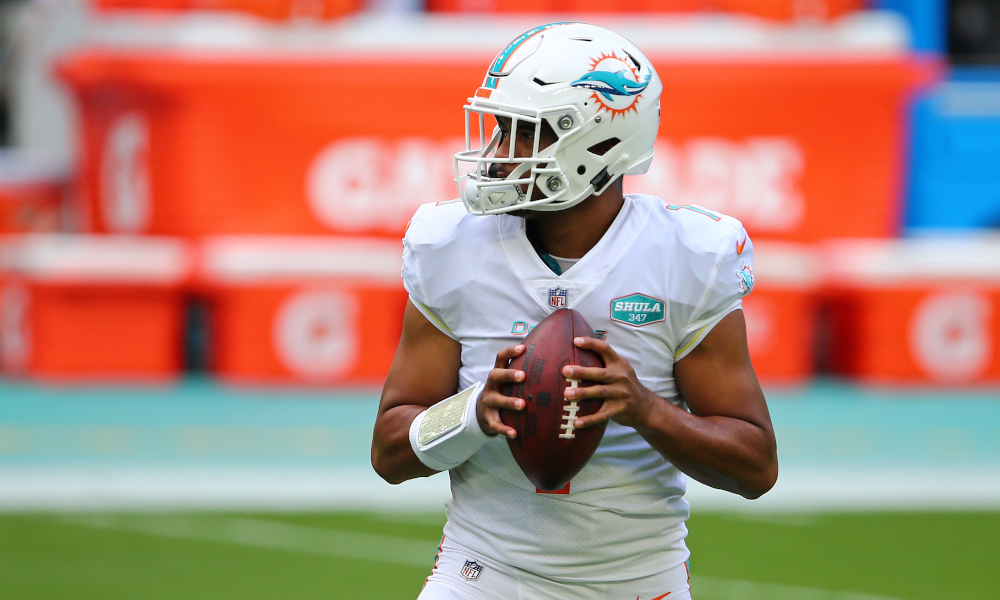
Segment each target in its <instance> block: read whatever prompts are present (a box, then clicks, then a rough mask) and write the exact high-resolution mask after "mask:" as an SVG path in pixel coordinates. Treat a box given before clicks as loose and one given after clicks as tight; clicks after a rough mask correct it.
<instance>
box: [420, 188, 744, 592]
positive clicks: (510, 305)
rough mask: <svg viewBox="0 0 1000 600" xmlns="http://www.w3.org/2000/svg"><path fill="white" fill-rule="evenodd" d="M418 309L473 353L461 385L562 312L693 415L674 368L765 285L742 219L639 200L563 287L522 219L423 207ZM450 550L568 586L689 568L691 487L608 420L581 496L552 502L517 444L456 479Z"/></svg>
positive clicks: (572, 493) (486, 450)
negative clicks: (583, 322) (569, 312)
mask: <svg viewBox="0 0 1000 600" xmlns="http://www.w3.org/2000/svg"><path fill="white" fill-rule="evenodd" d="M403 246H404V252H403V281H404V285H405V286H406V289H407V291H408V292H409V294H410V298H411V300H412V301H413V303H414V305H415V306H416V307H417V308H418V309H419V310H420V311H421V312H422V313H423V314H424V315H425V316H426V317H427V318H428V319H430V320H431V321H432V322H433V323H435V324H436V325H437V326H438V328H440V329H441V331H443V332H444V333H446V334H447V335H449V336H450V337H452V338H453V339H455V340H458V341H459V342H460V343H461V345H462V366H461V369H460V371H459V389H464V388H466V387H468V386H470V385H472V384H473V383H474V382H477V381H486V377H487V375H488V374H489V372H490V370H491V369H492V368H493V365H494V363H495V361H496V354H497V352H499V351H500V350H501V349H503V348H505V347H507V346H510V345H513V344H516V343H517V342H518V341H519V340H520V339H522V338H523V337H524V335H525V334H526V333H527V332H528V330H529V329H530V328H531V327H532V326H534V325H535V324H536V323H538V322H539V321H541V320H542V319H544V318H545V317H546V316H548V315H549V314H550V313H551V312H552V311H554V310H555V309H556V308H561V307H567V308H573V309H576V310H577V311H579V312H580V313H581V314H582V315H583V316H584V318H586V319H587V322H588V323H589V324H590V326H591V327H593V328H594V329H595V331H596V332H597V335H598V336H599V337H606V339H607V341H608V343H609V344H610V345H611V346H612V347H613V348H614V349H615V350H616V351H617V352H618V353H619V354H620V355H621V356H622V357H624V358H625V359H627V360H628V361H629V363H631V365H632V367H633V368H634V369H635V372H636V375H637V376H638V378H639V381H640V382H641V383H642V384H643V385H644V386H646V387H647V388H649V389H650V390H651V391H652V392H654V393H655V394H657V395H658V396H660V397H662V398H665V399H667V400H668V401H670V402H672V403H674V404H676V405H678V406H684V402H683V400H682V399H681V398H680V397H679V395H678V392H677V388H676V386H675V384H674V378H673V365H674V362H675V361H677V360H679V359H680V358H682V357H684V356H685V355H686V354H687V353H688V352H690V351H691V349H692V348H694V347H695V346H696V345H697V344H698V342H699V341H700V340H701V339H702V338H703V337H704V336H705V334H707V333H708V331H709V330H711V328H712V327H713V326H714V325H715V324H716V323H718V322H719V321H720V320H721V319H722V318H723V317H724V316H725V315H727V314H729V313H730V312H732V311H733V310H735V309H737V308H739V307H740V303H741V298H742V297H743V296H745V295H746V294H748V293H749V292H750V289H751V288H752V287H753V265H752V255H753V250H752V245H751V243H750V242H749V241H748V239H747V234H746V231H745V230H744V229H743V226H742V225H741V224H740V222H739V221H737V220H735V219H733V218H730V217H726V216H722V215H719V214H717V213H714V212H711V211H707V210H705V209H702V208H700V207H696V206H672V205H667V204H665V203H664V202H662V201H661V200H659V199H658V198H654V197H652V196H644V195H628V196H626V198H625V204H624V206H623V208H622V210H621V212H620V213H619V214H618V216H617V218H616V219H615V221H614V223H613V224H612V225H611V227H610V228H609V229H608V231H607V232H606V233H605V235H604V237H602V238H601V240H600V241H599V242H598V244H597V245H596V246H594V248H592V249H591V250H590V252H588V253H587V255H586V256H584V257H583V258H582V259H580V261H579V262H577V263H576V264H575V265H573V266H572V267H571V268H570V269H569V270H568V271H566V272H565V273H563V274H562V275H556V274H554V273H553V272H552V270H551V269H550V268H549V267H548V266H546V265H545V263H544V262H543V261H542V259H541V258H540V257H539V256H538V254H537V253H536V252H535V250H534V248H533V247H532V246H531V243H530V242H529V241H528V239H527V237H526V235H525V221H524V220H523V219H521V218H518V217H514V216H511V215H506V214H502V215H495V216H488V217H483V216H473V215H470V214H468V213H467V212H466V210H465V207H464V206H463V205H462V204H461V203H460V202H454V203H450V202H449V203H440V204H437V205H431V204H428V205H424V206H422V207H420V208H419V209H418V210H417V212H416V214H415V215H414V217H413V219H412V221H411V223H410V226H409V228H408V230H407V233H406V236H405V238H404V240H403ZM450 473H451V490H452V499H451V500H449V501H448V503H447V512H448V523H447V525H446V526H445V531H444V533H445V536H446V538H449V539H452V540H454V541H455V542H457V543H458V544H460V545H462V546H465V547H467V548H469V549H471V550H474V551H476V552H479V553H482V554H484V555H487V556H491V557H494V558H495V559H496V560H499V561H501V562H504V563H506V564H509V565H512V566H514V567H517V568H520V569H524V570H526V571H530V572H532V573H536V574H538V575H541V576H543V577H546V578H549V579H552V580H555V581H560V582H595V581H621V580H626V579H632V578H637V577H646V576H649V575H652V574H655V573H660V572H663V571H666V570H667V569H670V568H672V567H676V566H677V565H680V564H681V563H682V562H684V561H685V560H687V558H688V550H687V547H686V546H685V544H684V538H685V536H686V534H687V529H686V527H685V526H684V522H685V520H686V519H687V517H688V514H689V508H688V503H687V501H686V500H685V499H684V492H685V490H686V485H687V484H686V478H685V477H684V475H683V474H681V473H680V471H678V470H677V468H676V467H674V466H673V465H672V464H671V463H670V462H669V461H667V460H666V459H665V458H664V457H663V456H662V455H661V454H660V453H659V452H657V451H656V450H654V449H653V448H652V447H650V445H649V444H648V443H647V442H646V441H645V440H644V439H643V438H642V437H641V436H640V435H639V434H638V433H637V432H636V431H635V430H634V429H632V428H630V427H624V426H621V425H619V424H617V423H614V422H611V423H609V424H608V428H607V431H606V433H605V435H604V439H603V440H602V442H601V444H600V446H599V447H598V448H597V451H596V452H595V454H594V456H593V457H592V458H591V459H590V461H589V462H588V463H587V465H586V466H585V467H584V468H583V470H582V471H580V473H579V474H578V475H577V476H576V477H574V478H573V480H572V481H571V482H570V484H569V489H568V490H564V492H567V491H568V493H539V492H537V491H536V489H535V486H534V485H532V484H531V482H530V481H528V478H527V477H525V475H524V474H523V473H522V472H521V470H520V468H519V467H518V466H517V464H516V463H515V462H514V458H513V456H512V455H511V453H510V450H509V449H508V447H507V441H506V439H505V438H503V437H500V436H498V437H496V438H493V439H491V440H490V441H489V442H488V443H487V444H486V445H485V446H484V447H483V448H482V449H481V450H479V451H478V452H477V453H476V454H475V455H473V456H472V457H471V458H470V459H469V460H468V461H466V462H465V463H463V464H462V465H460V466H458V467H456V468H454V469H452V470H451V471H450Z"/></svg>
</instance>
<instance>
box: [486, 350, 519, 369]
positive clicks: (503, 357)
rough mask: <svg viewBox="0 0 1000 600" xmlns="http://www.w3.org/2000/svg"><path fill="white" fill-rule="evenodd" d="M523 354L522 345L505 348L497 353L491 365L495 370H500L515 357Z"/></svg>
mask: <svg viewBox="0 0 1000 600" xmlns="http://www.w3.org/2000/svg"><path fill="white" fill-rule="evenodd" d="M522 352H524V344H515V345H513V346H507V347H506V348H504V349H503V350H501V351H500V352H497V360H496V363H495V364H494V365H493V366H494V367H495V368H497V369H501V368H503V367H506V366H507V363H509V362H510V361H511V360H513V359H514V358H515V357H517V356H520V354H521V353H522Z"/></svg>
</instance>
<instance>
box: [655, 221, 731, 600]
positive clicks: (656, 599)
mask: <svg viewBox="0 0 1000 600" xmlns="http://www.w3.org/2000/svg"><path fill="white" fill-rule="evenodd" d="M746 245H747V236H743V241H742V242H736V254H743V247H744V246H746ZM662 597H663V596H660V598H662ZM653 600H660V599H659V598H653Z"/></svg>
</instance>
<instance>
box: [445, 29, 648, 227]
mask: <svg viewBox="0 0 1000 600" xmlns="http://www.w3.org/2000/svg"><path fill="white" fill-rule="evenodd" d="M662 89H663V85H662V84H661V83H660V78H659V77H658V76H657V74H656V71H655V70H654V69H653V66H652V64H650V62H649V59H647V58H646V56H645V55H643V53H642V52H641V51H640V50H639V49H638V48H637V47H636V46H635V45H634V44H632V43H631V42H629V41H628V40H626V39H625V38H623V37H622V36H620V35H618V34H617V33H614V32H612V31H608V30H607V29H603V28H601V27H596V26H594V25H588V24H586V23H552V24H549V25H542V26H539V27H535V28H534V29H530V30H528V31H526V32H524V33H523V34H521V35H520V36H518V37H517V38H516V39H515V40H514V41H512V42H511V43H510V44H508V45H507V47H506V48H504V49H503V51H502V52H500V54H498V55H497V57H496V59H495V60H494V61H493V64H491V65H490V68H489V71H488V72H487V73H486V79H485V80H484V81H483V85H482V87H480V88H479V89H478V90H476V94H475V96H474V97H473V98H470V99H469V104H467V105H466V106H465V151H463V152H459V153H458V154H456V155H455V181H456V183H457V184H458V189H459V194H460V195H461V197H462V201H463V202H464V203H465V206H466V208H468V209H469V212H471V213H473V214H480V215H489V214H496V213H503V212H509V211H512V210H519V209H524V208H528V209H533V210H562V209H564V208H569V207H570V206H573V205H575V204H578V203H580V202H581V201H583V200H584V199H586V198H588V197H589V196H591V195H592V194H600V193H601V192H603V191H604V190H605V189H606V188H607V187H608V186H609V185H610V184H611V183H612V182H613V181H614V180H615V179H617V178H618V177H620V176H622V175H638V174H642V173H645V172H646V170H647V169H648V168H649V163H650V162H651V161H652V160H653V142H654V141H655V140H656V133H657V130H658V129H659V125H660V92H661V91H662ZM500 119H503V120H504V122H505V123H506V122H507V119H509V120H510V125H509V130H510V132H511V134H510V135H509V136H505V132H504V131H501V129H500V128H499V127H495V126H494V122H498V121H499V120H500ZM543 122H545V123H547V124H548V126H550V127H551V129H552V131H553V132H554V133H555V135H556V138H557V139H556V141H555V143H552V144H551V145H549V146H548V147H546V148H542V149H539V147H538V146H539V143H538V140H539V139H540V138H541V133H542V127H543V125H542V124H543ZM523 127H529V128H534V129H533V137H534V148H533V152H532V154H531V156H522V157H518V156H515V155H514V142H515V138H516V137H517V136H516V135H515V134H514V132H517V131H518V129H519V128H523ZM488 129H492V133H489V134H488V133H487V130H488ZM487 135H489V136H490V137H489V139H487ZM614 140H618V141H617V143H615V141H614ZM477 142H478V146H477V145H476V144H477ZM508 143H509V144H510V146H509V147H508V148H507V152H506V156H505V157H497V156H496V152H497V149H498V148H499V147H500V144H508ZM609 148H610V149H609ZM504 163H505V164H511V165H518V166H517V167H516V168H514V169H513V170H512V171H511V172H510V173H509V175H507V177H505V178H501V177H498V176H497V175H498V173H497V172H496V167H495V165H497V164H504ZM491 166H493V169H492V170H491ZM536 189H537V190H539V192H540V193H536V192H535V190H536ZM536 196H538V197H536Z"/></svg>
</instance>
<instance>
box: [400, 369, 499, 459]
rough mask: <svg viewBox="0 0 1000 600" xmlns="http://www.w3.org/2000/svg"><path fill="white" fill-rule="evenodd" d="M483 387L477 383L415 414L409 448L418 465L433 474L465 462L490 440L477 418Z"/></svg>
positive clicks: (411, 425)
mask: <svg viewBox="0 0 1000 600" xmlns="http://www.w3.org/2000/svg"><path fill="white" fill-rule="evenodd" d="M482 391H483V384H482V383H476V384H475V385H473V386H472V387H469V388H467V389H465V390H462V391H461V392H459V393H457V394H455V395H454V396H452V397H450V398H445V399H444V400H442V401H441V402H438V403H437V404H435V405H434V406H432V407H430V408H428V409H427V410H425V411H424V412H422V413H420V414H419V415H417V418H416V419H413V423H411V424H410V446H411V447H413V451H414V452H415V453H416V455H417V458H419V459H420V462H422V463H424V464H425V465H427V466H428V467H430V468H432V469H434V470H436V471H447V470H448V469H453V468H455V467H457V466H458V465H460V464H462V463H464V462H465V461H466V460H468V458H469V457H470V456H472V455H473V454H475V453H476V452H477V451H478V450H479V449H480V448H482V447H483V445H484V444H485V443H486V442H487V441H488V440H489V439H490V436H488V435H486V432H484V431H483V428H482V427H480V426H479V419H478V418H476V404H477V403H478V402H479V394H480V393H481V392H482Z"/></svg>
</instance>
